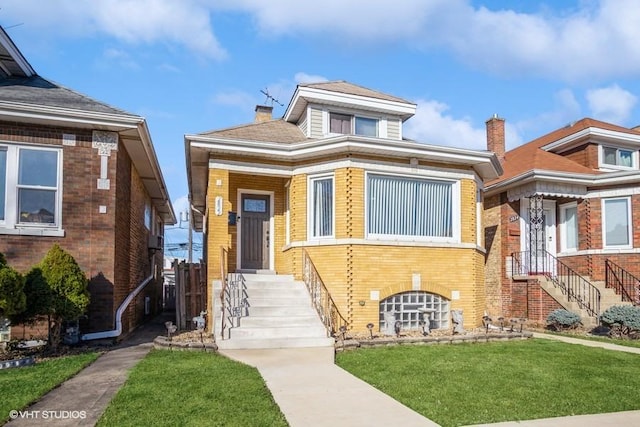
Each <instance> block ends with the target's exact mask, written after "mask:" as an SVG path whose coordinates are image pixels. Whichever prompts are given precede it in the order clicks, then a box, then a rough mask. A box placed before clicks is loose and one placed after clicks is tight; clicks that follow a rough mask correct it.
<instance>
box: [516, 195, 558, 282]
mask: <svg viewBox="0 0 640 427" xmlns="http://www.w3.org/2000/svg"><path fill="white" fill-rule="evenodd" d="M520 204H521V205H520V212H521V214H520V216H521V218H522V222H523V223H524V227H523V229H524V233H521V237H520V239H521V240H520V243H521V248H522V251H525V252H526V253H527V256H526V257H525V262H526V263H527V264H528V265H527V271H529V272H530V273H555V271H556V263H555V257H556V254H557V250H556V202H555V201H554V200H543V199H542V198H541V197H540V196H534V197H532V198H530V199H528V198H523V199H521V201H520ZM549 255H550V256H549Z"/></svg>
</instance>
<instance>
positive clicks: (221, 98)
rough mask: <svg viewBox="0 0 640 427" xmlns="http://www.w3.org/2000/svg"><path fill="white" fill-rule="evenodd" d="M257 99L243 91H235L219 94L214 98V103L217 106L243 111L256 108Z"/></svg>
mask: <svg viewBox="0 0 640 427" xmlns="http://www.w3.org/2000/svg"><path fill="white" fill-rule="evenodd" d="M257 99H258V97H257V96H254V95H251V94H249V93H247V92H245V91H242V90H233V89H232V90H227V91H224V92H218V93H217V94H215V95H214V96H213V102H214V103H216V104H220V105H226V106H230V107H239V108H242V109H245V108H253V107H255V105H256V103H257Z"/></svg>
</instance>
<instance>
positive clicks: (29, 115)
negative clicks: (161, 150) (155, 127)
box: [0, 101, 176, 224]
mask: <svg viewBox="0 0 640 427" xmlns="http://www.w3.org/2000/svg"><path fill="white" fill-rule="evenodd" d="M0 120H7V121H14V122H21V123H28V124H38V125H45V126H58V127H73V128H80V129H88V130H103V131H110V132H117V133H118V135H119V140H120V141H121V142H122V144H123V145H124V147H125V149H126V150H127V152H128V153H129V156H130V157H131V161H132V162H133V165H134V167H135V168H136V170H137V171H138V174H139V175H140V178H141V179H142V182H143V184H144V187H145V189H146V190H147V192H148V193H149V197H150V198H151V201H152V203H153V205H154V207H155V208H156V210H157V211H158V213H159V214H160V217H161V218H162V220H163V222H164V223H165V224H175V223H176V217H175V213H174V211H173V206H172V205H171V200H170V198H169V193H168V191H167V187H166V185H165V182H164V178H163V176H162V172H161V170H160V166H159V163H158V159H157V157H156V153H155V150H154V148H153V143H152V141H151V135H150V133H149V129H148V127H147V123H146V121H145V120H144V118H142V117H140V116H134V115H124V114H123V115H118V114H108V113H96V112H91V111H84V110H74V109H67V108H59V107H47V106H42V105H33V104H22V103H16V102H7V101H0Z"/></svg>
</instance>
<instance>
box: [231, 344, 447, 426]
mask: <svg viewBox="0 0 640 427" xmlns="http://www.w3.org/2000/svg"><path fill="white" fill-rule="evenodd" d="M220 353H221V354H223V355H225V356H227V357H229V358H231V359H235V360H237V361H240V362H243V363H246V364H247V365H251V366H254V367H256V368H257V369H258V371H260V374H261V375H262V377H263V378H264V380H265V382H266V383H267V387H269V390H270V391H271V394H272V395H273V398H274V399H275V401H276V403H277V404H278V406H280V410H281V411H282V413H283V414H284V416H285V417H286V419H287V421H288V422H289V425H290V426H291V427H315V426H331V427H343V426H344V427H347V426H348V427H358V426H367V427H371V426H388V427H390V426H399V425H401V426H403V427H412V426H416V427H417V426H437V425H438V424H436V423H434V422H433V421H431V420H429V419H427V418H425V417H423V416H422V415H420V414H418V413H417V412H415V411H413V410H411V409H409V408H407V407H406V406H404V405H402V404H401V403H399V402H398V401H396V400H394V399H392V398H391V397H389V396H387V395H386V394H384V393H382V392H381V391H379V390H377V389H376V388H374V387H372V386H370V385H369V384H367V383H365V382H364V381H362V380H360V379H358V378H356V377H354V376H353V375H351V374H350V373H348V372H347V371H345V370H343V369H341V368H339V367H338V366H337V365H335V364H334V349H333V347H328V348H326V347H319V348H292V349H269V350H224V351H220Z"/></svg>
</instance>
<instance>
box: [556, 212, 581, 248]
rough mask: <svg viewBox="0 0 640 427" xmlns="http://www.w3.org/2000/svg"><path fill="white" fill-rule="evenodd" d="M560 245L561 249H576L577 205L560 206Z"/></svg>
mask: <svg viewBox="0 0 640 427" xmlns="http://www.w3.org/2000/svg"><path fill="white" fill-rule="evenodd" d="M560 226H561V235H560V239H561V241H560V247H561V249H562V251H575V250H577V249H578V206H577V205H576V204H575V203H574V204H570V205H566V206H561V207H560Z"/></svg>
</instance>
